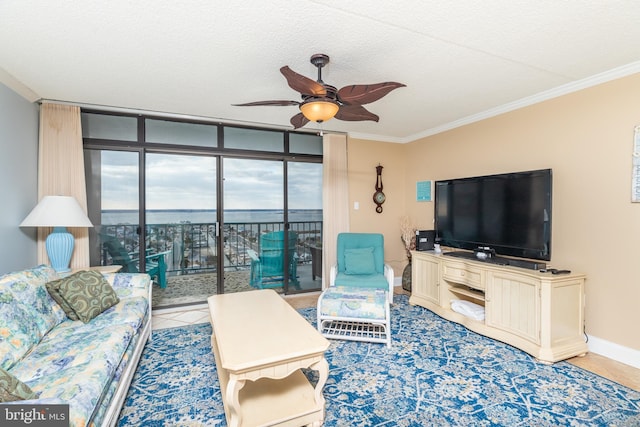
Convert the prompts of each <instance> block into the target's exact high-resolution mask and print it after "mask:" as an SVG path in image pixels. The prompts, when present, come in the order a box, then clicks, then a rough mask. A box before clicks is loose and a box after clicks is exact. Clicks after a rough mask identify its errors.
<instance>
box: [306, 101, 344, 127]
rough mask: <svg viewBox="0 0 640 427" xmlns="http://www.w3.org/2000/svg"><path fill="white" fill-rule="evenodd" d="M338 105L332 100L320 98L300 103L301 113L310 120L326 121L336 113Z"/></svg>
mask: <svg viewBox="0 0 640 427" xmlns="http://www.w3.org/2000/svg"><path fill="white" fill-rule="evenodd" d="M339 109H340V106H339V105H338V104H337V103H336V102H335V101H333V100H330V99H325V98H320V99H314V100H311V101H307V102H304V103H302V104H301V105H300V111H302V114H303V115H304V116H305V117H306V118H307V119H309V121H312V122H318V123H322V122H326V121H327V120H331V119H332V118H333V117H334V116H335V115H336V114H338V110H339Z"/></svg>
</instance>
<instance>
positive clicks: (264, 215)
mask: <svg viewBox="0 0 640 427" xmlns="http://www.w3.org/2000/svg"><path fill="white" fill-rule="evenodd" d="M283 220H284V212H283V211H282V210H271V209H251V210H249V209H232V210H226V211H225V212H224V222H225V223H227V224H229V223H244V222H255V223H264V222H282V221H283ZM146 221H147V224H179V223H185V222H190V223H194V224H199V223H204V224H211V223H214V222H216V211H215V210H197V209H196V210H188V209H182V210H150V211H147V218H146ZM298 221H304V222H308V221H322V210H321V209H297V210H290V211H289V222H298ZM137 223H138V211H132V210H104V211H102V225H115V224H137Z"/></svg>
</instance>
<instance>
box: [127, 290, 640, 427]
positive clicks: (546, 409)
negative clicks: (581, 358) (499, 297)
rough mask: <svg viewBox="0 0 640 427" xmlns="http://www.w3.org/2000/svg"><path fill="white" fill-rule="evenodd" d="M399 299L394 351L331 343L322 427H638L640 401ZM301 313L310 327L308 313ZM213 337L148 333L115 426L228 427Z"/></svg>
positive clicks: (193, 330) (200, 331) (198, 328)
mask: <svg viewBox="0 0 640 427" xmlns="http://www.w3.org/2000/svg"><path fill="white" fill-rule="evenodd" d="M395 298H396V304H395V305H394V306H393V308H392V314H391V316H392V327H391V329H392V333H393V344H392V347H391V348H390V349H388V348H386V347H385V346H384V345H383V344H368V343H358V342H349V341H333V340H332V341H331V347H330V348H329V350H328V352H327V354H326V356H327V360H328V362H329V367H330V373H329V379H328V381H327V384H326V385H325V388H324V396H325V398H326V401H327V404H326V417H325V424H324V425H325V426H345V427H346V426H349V427H351V426H536V427H543V426H640V392H637V391H634V390H632V389H629V388H627V387H624V386H622V385H619V384H617V383H614V382H612V381H609V380H607V379H605V378H602V377H600V376H598V375H595V374H592V373H590V372H588V371H585V370H583V369H581V368H578V367H576V366H574V365H571V364H569V363H566V362H560V363H556V364H554V365H552V366H548V365H544V364H541V363H538V362H536V361H535V360H534V359H533V358H532V357H531V356H529V355H528V354H526V353H523V352H522V351H520V350H517V349H515V348H513V347H511V346H508V345H506V344H503V343H501V342H498V341H495V340H492V339H489V338H485V337H483V336H481V335H477V334H475V333H473V332H471V331H469V330H467V329H466V328H464V327H463V326H460V325H458V324H455V323H452V322H448V321H446V320H443V319H442V318H440V317H438V316H436V315H435V314H433V313H432V312H430V311H428V310H426V309H424V308H421V307H413V306H411V305H409V304H408V298H407V297H406V296H404V295H397V296H396V297H395ZM300 313H301V314H302V315H303V316H304V317H305V318H306V319H308V320H309V322H311V323H313V324H314V325H315V321H316V319H315V315H316V310H315V309H314V308H308V309H303V310H300ZM210 334H211V326H210V325H209V324H201V325H194V326H190V327H183V328H173V329H164V330H158V331H154V333H153V340H152V341H151V342H150V343H149V344H148V345H147V347H146V349H145V350H144V354H143V356H142V359H141V361H140V366H139V367H138V370H137V372H136V375H135V377H134V378H133V382H132V385H131V388H130V390H129V394H128V396H127V399H126V402H125V406H124V408H123V410H122V413H121V416H120V421H119V425H120V426H136V427H138V426H225V425H226V421H225V416H224V409H223V406H222V400H221V396H220V388H219V387H220V386H219V383H218V377H217V374H216V368H215V361H214V359H213V355H212V352H211V343H210ZM309 377H310V378H311V380H312V381H313V378H312V377H313V375H311V374H310V375H309Z"/></svg>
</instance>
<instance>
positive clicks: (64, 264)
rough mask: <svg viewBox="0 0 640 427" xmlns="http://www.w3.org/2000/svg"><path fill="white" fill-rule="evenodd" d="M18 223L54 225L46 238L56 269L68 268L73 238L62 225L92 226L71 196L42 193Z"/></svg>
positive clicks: (64, 269)
mask: <svg viewBox="0 0 640 427" xmlns="http://www.w3.org/2000/svg"><path fill="white" fill-rule="evenodd" d="M20 227H53V232H52V233H51V234H49V236H48V237H47V241H46V247H47V256H48V257H49V261H51V266H52V267H53V268H54V269H55V270H56V271H58V272H65V271H69V262H70V261H71V255H72V254H73V246H74V239H73V236H72V235H71V233H69V232H67V229H66V228H65V227H93V224H91V221H89V218H87V215H86V214H85V213H84V211H83V210H82V208H81V207H80V204H78V201H77V200H76V199H75V198H73V197H71V196H45V197H43V198H42V200H40V203H38V204H37V205H36V207H35V208H33V210H32V211H31V213H30V214H29V215H27V217H26V218H25V219H24V221H22V222H21V223H20Z"/></svg>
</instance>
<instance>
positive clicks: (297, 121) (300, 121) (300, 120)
mask: <svg viewBox="0 0 640 427" xmlns="http://www.w3.org/2000/svg"><path fill="white" fill-rule="evenodd" d="M290 122H291V124H292V125H293V128H294V129H298V128H301V127H302V126H304V125H306V124H307V123H309V119H307V118H306V117H305V116H304V115H303V114H302V113H298V114H296V115H295V116H293V117H291V120H290Z"/></svg>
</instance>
